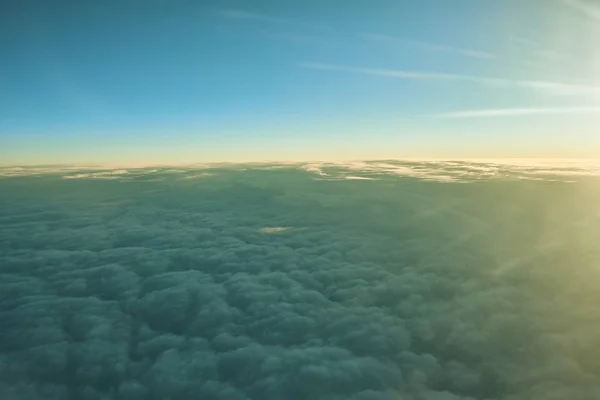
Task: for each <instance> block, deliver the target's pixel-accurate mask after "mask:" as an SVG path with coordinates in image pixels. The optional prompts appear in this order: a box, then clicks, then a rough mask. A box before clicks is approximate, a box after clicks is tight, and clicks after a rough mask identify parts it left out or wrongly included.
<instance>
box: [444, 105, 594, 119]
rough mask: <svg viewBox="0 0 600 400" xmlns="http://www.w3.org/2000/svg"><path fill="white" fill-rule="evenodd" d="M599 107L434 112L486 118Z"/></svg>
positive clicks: (589, 111) (582, 111) (589, 110)
mask: <svg viewBox="0 0 600 400" xmlns="http://www.w3.org/2000/svg"><path fill="white" fill-rule="evenodd" d="M596 113H600V107H551V108H503V109H489V110H468V111H455V112H447V113H441V114H436V115H434V117H437V118H487V117H518V116H534V115H558V114H596Z"/></svg>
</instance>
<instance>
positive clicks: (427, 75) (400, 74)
mask: <svg viewBox="0 0 600 400" xmlns="http://www.w3.org/2000/svg"><path fill="white" fill-rule="evenodd" d="M300 66H301V67H303V68H311V69H320V70H329V71H344V72H352V73H360V74H366V75H374V76H384V77H390V78H401V79H431V80H447V81H464V82H471V83H475V84H479V85H485V86H490V87H498V88H502V87H515V86H516V87H522V88H526V89H533V90H537V91H540V92H543V93H546V94H551V95H557V96H581V95H600V87H599V86H586V85H573V84H569V83H562V82H546V81H535V80H511V79H504V78H491V77H482V76H472V75H456V74H446V73H437V72H422V71H403V70H390V69H377V68H356V67H349V66H343V65H332V64H322V63H311V62H305V63H301V64H300Z"/></svg>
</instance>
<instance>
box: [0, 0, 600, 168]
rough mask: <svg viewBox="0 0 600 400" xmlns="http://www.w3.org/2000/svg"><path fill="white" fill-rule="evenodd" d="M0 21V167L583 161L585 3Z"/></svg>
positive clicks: (591, 149) (199, 4)
mask: <svg viewBox="0 0 600 400" xmlns="http://www.w3.org/2000/svg"><path fill="white" fill-rule="evenodd" d="M0 7H1V8H2V9H1V10H0V19H1V21H0V51H1V53H2V55H3V57H2V58H3V63H2V66H0V88H2V90H1V92H0V109H1V110H2V111H1V112H0V163H4V164H11V163H13V164H14V163H28V164H31V163H54V162H60V163H62V162H65V163H66V162H132V163H135V162H142V163H144V162H148V163H151V162H175V161H181V162H184V161H190V162H192V161H200V162H201V161H240V160H259V159H260V160H263V159H270V160H277V159H337V158H380V157H381V158H405V157H442V158H462V157H514V156H518V157H595V156H596V155H598V154H600V135H598V133H599V132H597V126H598V122H600V117H599V115H600V50H597V43H596V39H597V37H598V35H599V34H600V8H597V6H594V3H592V2H591V1H588V2H585V1H583V0H556V1H554V0H530V1H527V2H524V1H522V0H504V1H501V2H500V1H491V0H490V1H488V0H485V1H483V0H421V1H406V0H395V1H388V0H381V1H379V0H369V1H367V0H349V1H331V0H308V1H302V2H300V1H298V2H291V1H256V0H253V1H244V2H241V1H238V2H233V1H231V2H230V1H214V2H210V1H165V0H149V1H143V2H142V1H138V0H130V1H114V0H108V1H102V2H93V1H79V2H75V1H66V0H61V1H57V2H45V1H32V0H31V1H30V0H27V1H16V0H9V1H5V2H2V5H1V6H0Z"/></svg>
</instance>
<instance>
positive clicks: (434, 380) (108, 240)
mask: <svg viewBox="0 0 600 400" xmlns="http://www.w3.org/2000/svg"><path fill="white" fill-rule="evenodd" d="M48 168H49V167H48ZM577 168H583V167H582V166H581V165H578V166H573V165H570V164H565V165H560V166H555V168H554V170H553V171H554V172H553V173H554V175H556V176H558V174H557V171H562V172H563V173H565V172H568V171H574V170H577ZM586 168H587V170H590V168H591V167H590V166H589V165H588V166H587V167H586ZM549 170H551V171H552V168H551V167H550V166H548V165H547V164H544V163H541V164H539V165H537V166H532V165H530V164H524V163H523V164H519V163H518V162H515V165H512V166H511V165H501V164H499V163H491V162H489V163H483V164H482V163H479V164H478V163H466V162H464V163H459V162H454V163H453V162H444V163H443V162H435V163H434V162H429V163H426V162H420V163H417V162H403V163H401V162H396V161H386V162H371V163H369V162H363V163H346V164H324V163H323V164H297V165H296V164H293V165H287V166H283V165H277V166H272V165H262V166H261V165H247V166H236V165H229V166H227V165H220V166H212V167H205V168H203V169H198V168H196V169H193V168H183V167H182V168H152V169H127V170H126V171H127V172H123V171H122V170H121V171H119V170H114V171H119V173H118V174H115V173H113V174H110V173H109V172H110V171H111V170H94V171H95V172H94V171H85V170H65V169H64V168H62V169H60V170H54V171H52V170H49V169H46V172H45V173H43V174H40V173H39V171H38V172H36V174H33V175H32V174H27V173H23V172H22V170H21V172H22V173H21V174H19V175H15V174H14V172H15V170H14V169H13V170H11V171H12V172H11V174H5V176H4V177H3V178H1V179H0V274H1V275H0V327H1V329H0V397H1V398H7V399H86V400H87V399H98V400H100V399H119V400H120V399H240V400H242V399H267V400H268V399H340V400H341V399H357V400H358V399H360V400H367V399H369V400H375V399H407V400H475V399H478V400H479V399H482V400H483V399H487V400H521V399H533V400H542V399H543V400H548V399H551V400H552V399H556V400H559V399H561V400H562V399H566V398H569V399H578V400H588V399H589V400H593V399H597V398H598V397H599V395H600V383H599V382H600V370H599V369H598V367H597V365H598V363H597V360H598V358H599V357H600V343H599V342H598V338H600V330H599V329H600V325H599V324H598V323H597V316H598V315H600V309H599V307H600V306H599V305H600V297H599V295H598V291H597V287H596V286H597V285H596V282H597V281H598V278H600V273H599V270H598V268H597V265H598V262H599V261H600V253H599V252H598V249H597V238H598V237H599V236H600V228H598V227H599V226H600V224H599V222H600V221H599V219H600V214H598V208H597V205H598V204H599V203H600V192H599V191H598V190H597V189H596V188H597V185H591V184H590V181H589V180H586V179H594V180H596V178H595V177H587V178H586V177H585V176H581V175H577V174H575V176H576V178H575V180H576V182H575V183H569V184H567V183H564V182H547V181H536V180H530V181H524V180H522V179H519V178H518V176H520V175H519V174H521V175H526V176H538V177H542V178H545V177H546V176H547V175H546V174H547V173H548V172H547V171H549ZM452 171H458V172H452ZM505 171H517V172H513V175H509V174H508V173H506V176H504V178H500V179H474V178H473V175H475V176H488V175H489V176H492V175H494V174H495V175H494V176H496V178H498V176H503V175H502V174H505ZM519 171H521V172H519ZM543 171H546V172H543ZM200 173H201V174H210V175H203V178H202V179H185V178H186V177H187V176H188V175H190V176H191V175H193V176H197V175H198V174H200ZM86 174H87V175H86ZM469 174H472V175H469ZM8 175H10V176H8ZM81 175H85V176H81ZM72 176H77V178H71V179H65V178H66V177H72ZM106 176H111V177H115V176H116V177H117V179H104V178H102V179H100V178H101V177H106ZM467 176H471V177H470V178H466V177H467ZM204 177H206V179H204ZM357 177H360V178H370V179H356V178H357ZM442 177H452V179H449V178H442ZM463 178H464V179H463ZM571 178H572V177H571V176H569V179H571ZM456 180H461V181H465V182H466V181H468V182H470V184H466V185H465V184H457V183H454V181H456ZM440 181H444V182H443V183H442V182H440ZM595 182H596V183H597V181H595Z"/></svg>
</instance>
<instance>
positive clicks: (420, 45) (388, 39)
mask: <svg viewBox="0 0 600 400" xmlns="http://www.w3.org/2000/svg"><path fill="white" fill-rule="evenodd" d="M361 36H362V37H364V38H365V39H368V40H371V41H377V42H382V43H390V44H394V43H396V44H401V45H405V46H409V47H414V48H417V49H421V50H425V51H433V52H439V53H451V54H458V55H462V56H467V57H473V58H482V59H493V58H496V55H495V54H493V53H489V52H485V51H479V50H472V49H462V48H458V47H453V46H445V45H440V44H434V43H427V42H420V41H415V40H409V39H403V38H397V37H392V36H386V35H379V34H363V35H361Z"/></svg>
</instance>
